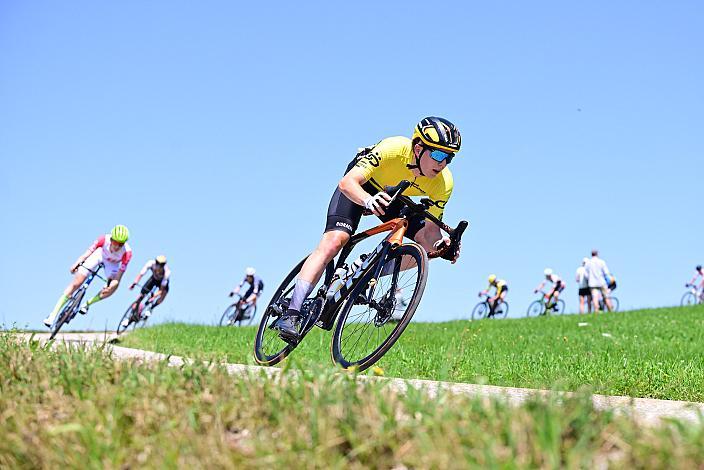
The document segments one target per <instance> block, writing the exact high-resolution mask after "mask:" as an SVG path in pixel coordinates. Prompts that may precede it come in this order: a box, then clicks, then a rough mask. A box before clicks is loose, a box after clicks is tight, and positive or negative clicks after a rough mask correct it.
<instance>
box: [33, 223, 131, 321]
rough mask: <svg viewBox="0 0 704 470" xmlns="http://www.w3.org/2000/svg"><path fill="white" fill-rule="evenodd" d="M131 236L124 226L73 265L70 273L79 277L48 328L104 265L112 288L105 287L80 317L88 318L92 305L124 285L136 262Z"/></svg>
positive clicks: (76, 277)
mask: <svg viewBox="0 0 704 470" xmlns="http://www.w3.org/2000/svg"><path fill="white" fill-rule="evenodd" d="M129 236H130V232H129V230H127V227H125V226H124V225H116V226H115V227H113V229H112V231H111V232H110V233H108V234H105V235H101V236H99V237H98V238H97V239H96V240H95V241H94V242H93V244H92V245H91V246H90V247H89V248H88V249H87V250H86V251H85V253H83V254H82V255H81V256H79V257H78V259H77V260H76V262H75V263H73V265H71V269H70V271H71V273H72V274H73V273H75V274H76V276H75V277H74V278H73V281H71V283H70V284H69V285H68V287H66V289H65V290H64V293H63V295H62V296H61V297H60V298H59V300H58V302H56V305H55V306H54V310H52V311H51V313H49V316H48V317H47V318H45V319H44V324H45V325H46V326H47V327H51V325H52V323H54V319H55V318H56V315H58V313H59V311H60V310H61V308H62V307H63V306H64V304H65V303H66V301H67V300H68V299H69V298H70V297H71V295H72V294H73V292H74V291H75V290H76V289H78V288H79V287H80V286H81V284H83V281H85V280H86V278H87V277H88V274H90V271H97V270H98V269H99V268H100V266H101V265H102V266H103V268H104V269H105V277H106V278H107V280H108V284H107V285H106V286H105V287H103V288H102V289H101V290H100V292H99V293H98V294H96V295H95V297H93V298H92V299H90V300H88V302H86V304H85V305H84V306H83V307H82V308H81V310H80V313H81V314H83V315H85V314H86V313H87V312H88V308H89V307H90V306H91V305H93V304H94V303H96V302H99V301H101V300H103V299H106V298H108V297H110V296H111V295H112V294H113V293H115V291H116V290H117V286H119V285H120V280H121V279H122V275H123V274H124V273H125V269H127V264H128V263H129V262H130V259H131V258H132V249H131V248H130V246H129V245H128V244H127V239H128V238H129Z"/></svg>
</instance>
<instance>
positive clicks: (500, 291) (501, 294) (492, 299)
mask: <svg viewBox="0 0 704 470" xmlns="http://www.w3.org/2000/svg"><path fill="white" fill-rule="evenodd" d="M488 281H489V286H488V287H487V288H486V289H484V290H483V291H481V292H480V293H479V297H481V296H482V295H485V294H489V291H490V290H491V288H492V287H493V288H494V289H496V292H495V293H494V295H493V296H489V298H488V299H487V301H488V302H489V316H490V317H491V316H493V315H494V311H495V310H496V305H497V301H499V302H503V301H505V300H506V294H508V284H506V281H504V280H503V279H497V277H496V274H489V279H488Z"/></svg>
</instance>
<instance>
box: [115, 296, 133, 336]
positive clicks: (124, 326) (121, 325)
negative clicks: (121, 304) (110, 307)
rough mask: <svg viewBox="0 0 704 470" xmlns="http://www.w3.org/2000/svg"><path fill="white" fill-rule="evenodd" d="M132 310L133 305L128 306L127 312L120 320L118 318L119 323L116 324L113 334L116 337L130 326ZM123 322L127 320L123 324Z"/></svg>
mask: <svg viewBox="0 0 704 470" xmlns="http://www.w3.org/2000/svg"><path fill="white" fill-rule="evenodd" d="M133 309H134V303H132V304H130V306H129V307H127V310H126V311H125V314H124V315H122V318H120V323H118V324H117V330H115V333H117V334H118V335H120V334H122V333H124V332H125V331H126V330H127V328H129V326H130V324H131V323H132V311H133ZM125 320H127V321H126V322H125Z"/></svg>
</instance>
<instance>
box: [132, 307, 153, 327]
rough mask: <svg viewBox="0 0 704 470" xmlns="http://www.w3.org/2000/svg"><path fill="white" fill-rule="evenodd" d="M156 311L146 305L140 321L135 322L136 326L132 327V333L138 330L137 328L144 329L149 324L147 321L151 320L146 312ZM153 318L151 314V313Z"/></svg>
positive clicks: (140, 315)
mask: <svg viewBox="0 0 704 470" xmlns="http://www.w3.org/2000/svg"><path fill="white" fill-rule="evenodd" d="M153 309H154V306H153V305H151V304H149V305H145V306H144V308H143V309H142V312H141V313H140V314H139V319H138V320H137V321H136V322H134V326H132V331H134V330H136V329H137V328H144V327H145V326H146V324H147V320H148V319H149V317H148V316H146V315H145V313H146V312H152V311H153ZM150 316H151V313H150Z"/></svg>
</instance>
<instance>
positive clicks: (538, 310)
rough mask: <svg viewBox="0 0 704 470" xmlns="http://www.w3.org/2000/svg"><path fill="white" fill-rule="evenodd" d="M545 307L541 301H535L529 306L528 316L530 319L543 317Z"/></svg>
mask: <svg viewBox="0 0 704 470" xmlns="http://www.w3.org/2000/svg"><path fill="white" fill-rule="evenodd" d="M544 305H545V304H543V303H542V302H541V301H540V300H534V301H533V302H531V304H530V305H529V306H528V312H527V314H528V316H529V317H537V316H538V315H542V314H543V312H544Z"/></svg>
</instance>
